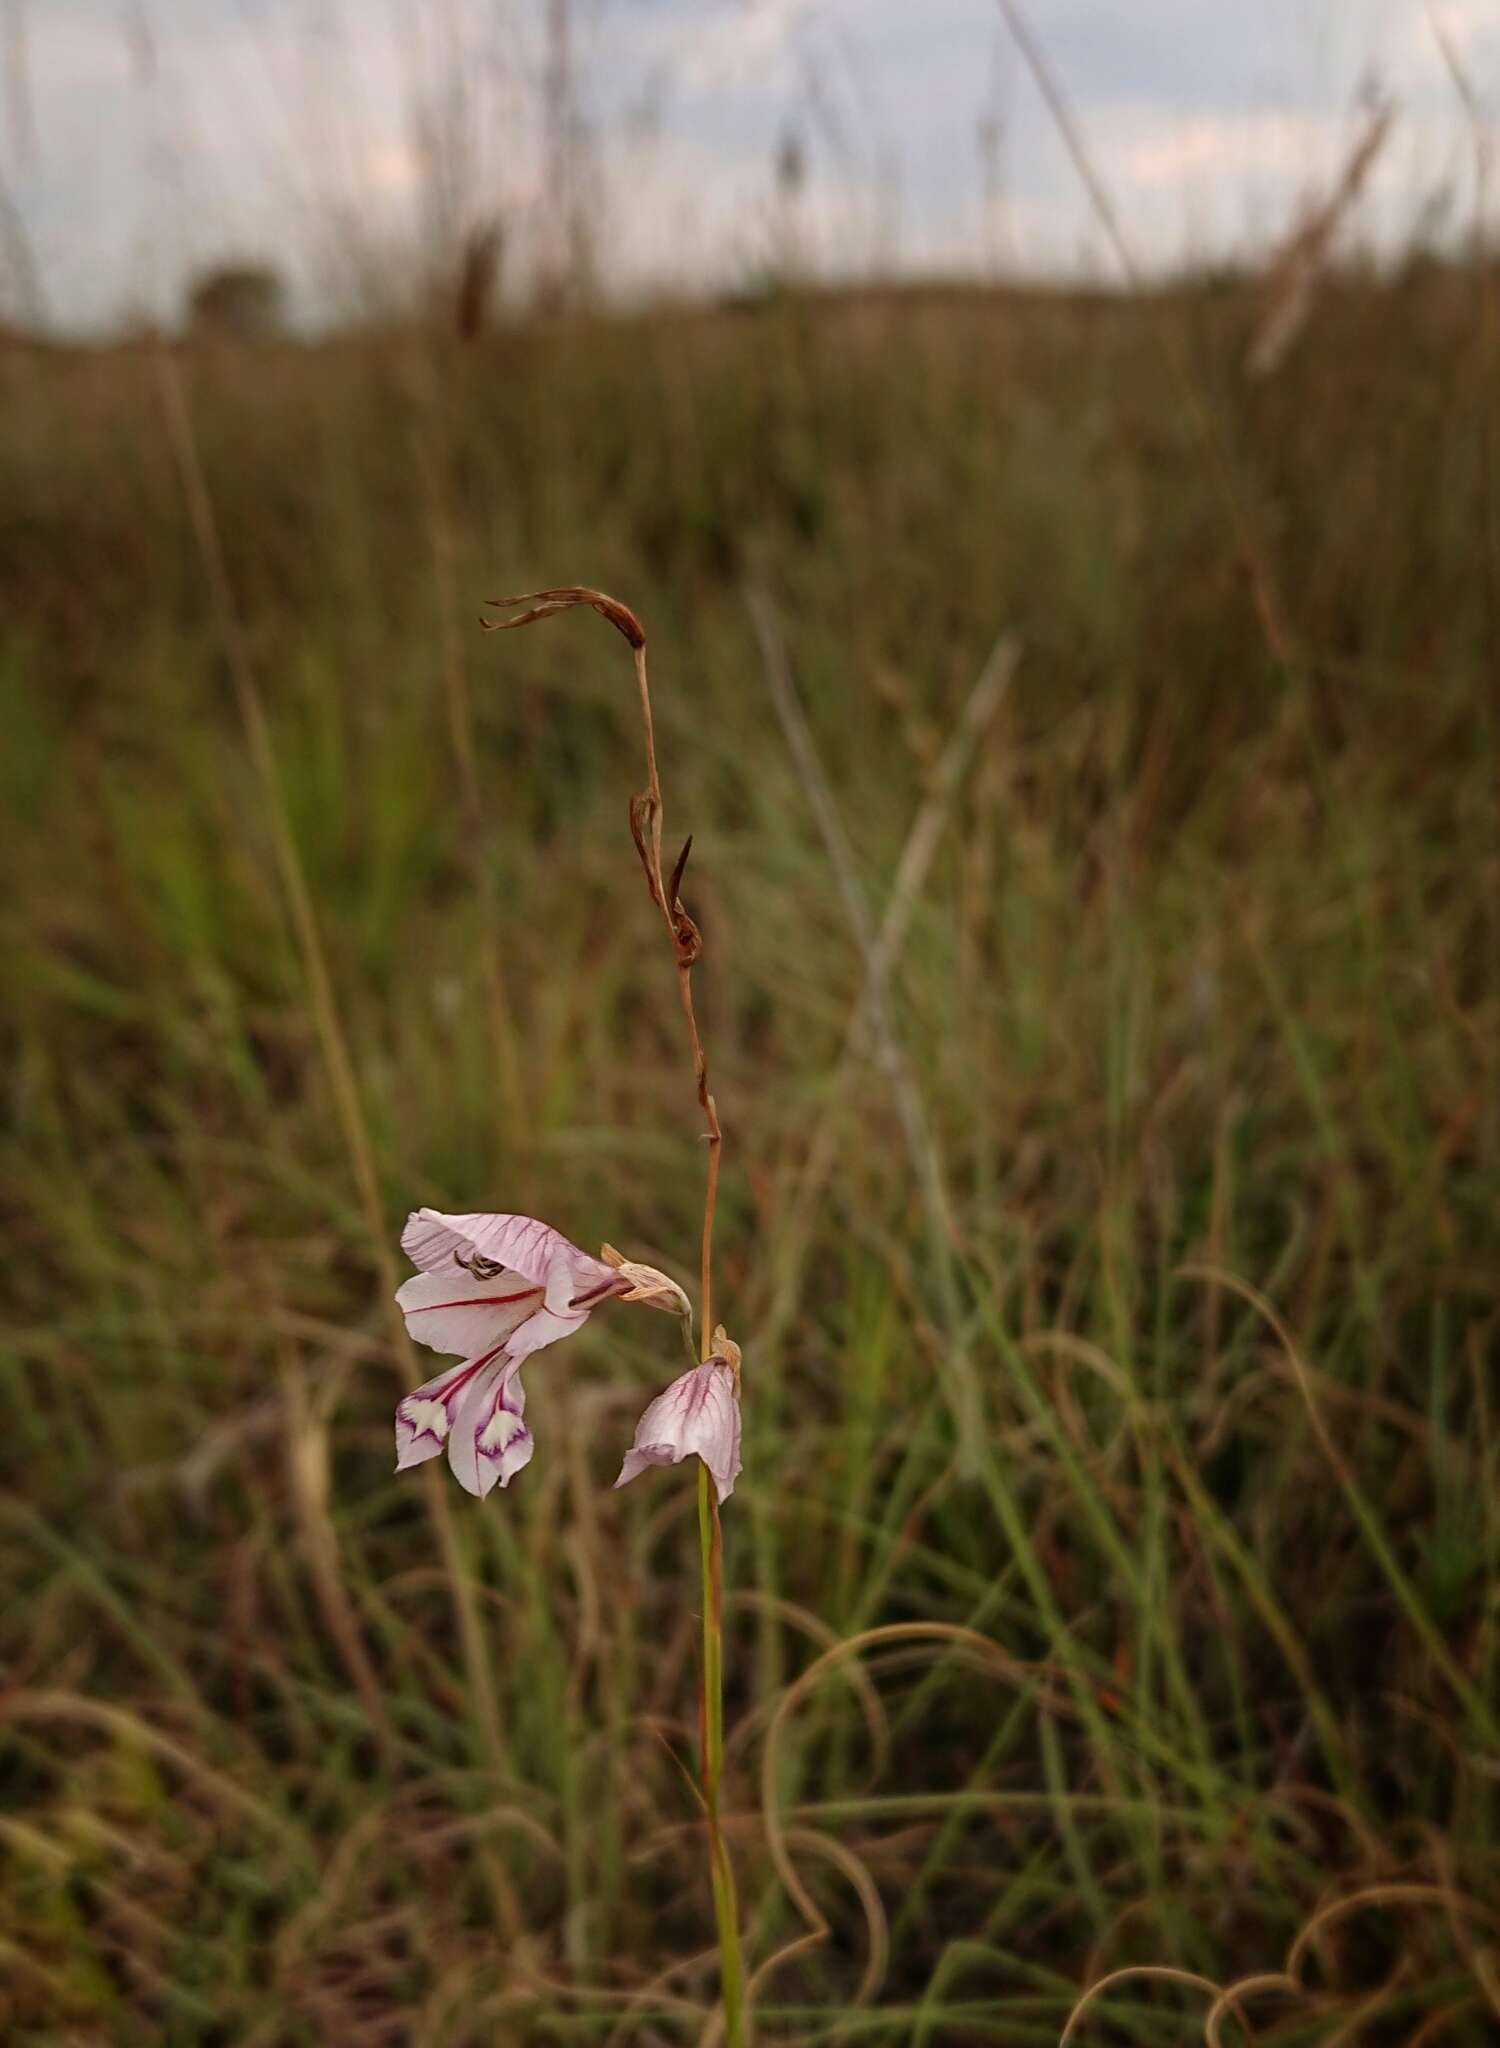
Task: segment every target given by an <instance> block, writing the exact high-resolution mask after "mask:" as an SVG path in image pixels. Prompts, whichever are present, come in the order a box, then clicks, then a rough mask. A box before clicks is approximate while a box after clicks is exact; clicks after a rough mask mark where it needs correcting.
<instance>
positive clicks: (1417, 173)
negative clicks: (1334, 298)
mask: <svg viewBox="0 0 1500 2048" xmlns="http://www.w3.org/2000/svg"><path fill="white" fill-rule="evenodd" d="M133 4H134V5H135V8H136V12H135V13H134V14H122V13H121V12H120V0H46V5H45V6H41V7H38V6H35V5H33V6H32V7H31V9H30V11H29V13H28V16H27V20H28V23H29V29H30V33H29V37H28V50H29V79H30V97H31V102H32V111H33V123H32V125H33V126H34V129H35V136H36V142H35V147H34V149H32V150H30V151H24V150H22V149H21V148H20V147H19V146H18V143H19V138H16V137H7V136H6V135H5V134H4V132H3V131H0V173H3V175H4V177H5V179H6V184H7V187H8V190H9V192H10V194H11V196H12V198H13V200H14V202H15V205H16V208H17V210H18V212H19V214H20V217H21V220H22V222H23V225H24V227H25V230H26V232H27V234H28V235H29V237H30V238H31V241H32V243H33V246H34V249H35V253H36V257H37V264H38V268H39V269H40V270H41V272H42V274H43V276H44V279H45V281H46V284H47V287H48V291H49V296H50V299H51V302H52V306H53V310H54V312H55V314H56V316H57V317H58V318H59V320H61V321H62V322H64V323H66V324H72V325H80V324H83V325H86V324H90V323H92V324H100V323H103V322H106V321H107V320H108V319H109V318H111V317H112V316H113V315H114V314H116V313H117V312H118V311H119V309H120V308H121V307H122V306H124V305H126V304H128V303H136V304H146V305H151V306H154V307H155V308H156V309H157V310H158V311H160V312H163V313H165V312H168V311H169V310H170V309H171V307H172V305H173V303H174V301H175V299H176V297H177V294H178V293H179V292H180V289H181V286H182V282H183V279H184V276H185V273H186V272H187V271H189V270H190V269H191V268H192V266H193V265H194V264H196V263H199V262H202V261H205V260H209V259H210V258H212V257H213V256H214V255H215V254H216V253H220V252H226V251H228V250H230V249H235V250H242V249H245V250H254V249H260V250H263V251H264V252H266V253H270V254H273V255H275V256H276V257H277V258H278V260H280V261H282V262H283V264H284V265H285V267H286V268H287V269H288V270H289V271H291V272H292V273H293V274H294V275H296V274H300V275H301V276H302V278H303V279H304V284H305V288H304V303H305V305H307V307H308V308H309V309H310V310H311V311H313V312H316V311H317V310H318V309H319V305H320V293H321V300H322V301H323V302H326V300H327V297H328V295H327V291H326V288H325V287H324V285H323V284H322V282H321V280H323V279H324V278H325V277H326V274H327V258H328V252H329V250H330V248H333V247H335V246H336V245H337V246H342V245H343V244H344V243H347V242H348V241H349V240H350V238H351V237H352V238H354V239H356V240H361V241H363V242H364V243H365V244H367V245H368V247H369V249H371V250H379V251H385V252H388V253H390V252H399V251H400V250H401V249H402V248H403V247H404V248H405V249H407V250H408V251H409V252H410V251H413V250H414V249H415V246H416V239H417V236H418V234H419V232H420V230H421V226H422V223H423V221H424V220H427V219H429V218H430V216H431V211H432V204H433V201H434V195H435V193H436V191H437V190H438V187H439V185H440V184H441V188H442V190H443V191H445V192H446V193H447V194H448V195H449V201H450V204H451V205H453V206H457V208H458V210H459V211H460V212H461V211H462V209H463V207H464V206H471V207H472V208H473V209H475V210H476V211H480V210H487V211H490V212H494V213H497V214H499V215H500V216H501V217H503V218H504V219H506V221H507V222H508V224H509V226H510V228H511V231H512V232H511V238H510V239H511V251H512V265H513V269H512V275H513V276H524V271H525V266H526V261H527V258H526V251H527V248H528V247H529V246H535V245H536V243H537V242H538V240H539V239H540V238H541V237H542V236H543V235H544V234H545V233H547V232H548V230H549V226H550V222H551V201H550V199H549V195H548V193H547V189H546V180H547V168H548V164H549V162H550V158H549V155H548V142H547V137H548V118H547V109H546V104H545V95H544V90H543V87H544V82H545V80H546V77H547V40H546V30H547V14H546V5H545V0H513V5H512V6H511V7H510V8H509V9H508V10H507V11H506V13H505V15H504V17H503V21H502V19H501V17H499V16H497V14H496V13H495V10H494V8H493V5H492V4H491V0H448V4H447V5H445V7H444V8H442V9H433V10H423V9H412V10H406V9H397V10H387V9H383V8H382V9H375V8H372V7H369V6H367V5H365V4H363V0H317V4H316V5H312V4H309V0H133ZM1435 4H1436V5H1437V6H1438V9H1439V12H1440V14H1441V17H1442V19H1443V21H1444V23H1445V24H1446V27H1447V30H1448V32H1449V34H1450V36H1451V38H1452V40H1453V43H1454V46H1455V47H1456V48H1458V49H1460V50H1461V52H1462V56H1463V62H1464V65H1465V68H1466V71H1467V72H1468V73H1469V75H1471V77H1472V79H1473V82H1474V85H1475V89H1476V90H1477V91H1479V92H1480V93H1481V95H1482V96H1483V95H1488V96H1489V98H1490V99H1491V100H1493V99H1494V98H1495V96H1496V94H1497V92H1500V22H1497V21H1496V20H1495V18H1494V10H1493V0H1435ZM1029 19H1030V20H1031V21H1032V23H1033V25H1034V27H1035V29H1036V32H1037V34H1038V35H1039V37H1040V39H1041V40H1042V42H1043V43H1044V45H1045V47H1046V48H1047V50H1048V52H1049V55H1050V57H1051V60H1052V63H1053V65H1054V67H1055V69H1056V71H1057V73H1058V75H1059V77H1060V78H1061V80H1062V82H1063V85H1064V88H1065V90H1066V92H1067V94H1068V96H1069V99H1070V102H1071V104H1072V106H1073V109H1074V112H1075V116H1076V118H1077V121H1078V123H1079V126H1080V128H1081V129H1082V131H1083V133H1084V135H1085V137H1086V138H1087V141H1088V145H1089V147H1090V149H1091V151H1092V153H1093V155H1094V156H1095V158H1096V160H1097V161H1098V163H1099V165H1100V168H1101V171H1102V173H1103V175H1104V176H1105V178H1106V180H1107V182H1108V184H1109V186H1110V189H1111V190H1112V192H1113V193H1114V195H1115V197H1116V201H1117V203H1118V205H1119V207H1120V209H1121V212H1122V215H1123V216H1124V218H1125V220H1126V223H1127V227H1128V229H1129V231H1130V234H1131V237H1132V240H1133V242H1134V243H1135V245H1136V247H1137V249H1138V250H1139V252H1140V254H1141V257H1142V259H1143V260H1144V261H1146V262H1147V263H1148V264H1152V265H1161V264H1167V263H1171V262H1173V261H1176V260H1179V259H1180V258H1181V257H1182V256H1183V255H1184V254H1185V253H1186V252H1188V251H1189V250H1192V251H1195V252H1196V253H1199V254H1203V253H1209V252H1214V251H1218V252H1224V253H1231V252H1234V251H1236V250H1239V249H1242V248H1244V247H1245V246H1246V245H1247V244H1251V243H1254V242H1256V241H1257V240H1261V241H1263V240H1265V239H1266V238H1267V237H1269V236H1274V235H1275V234H1276V233H1279V232H1281V231H1282V229H1283V228H1284V226H1285V223H1286V220H1287V218H1288V217H1289V215H1290V213H1291V212H1292V211H1293V210H1294V209H1295V207H1296V206H1297V204H1298V202H1299V198H1300V196H1301V195H1302V194H1303V193H1304V192H1306V191H1307V190H1308V189H1311V188H1313V187H1316V186H1317V185H1318V184H1319V182H1320V181H1324V180H1326V179H1327V178H1328V177H1329V176H1331V175H1332V172H1333V168H1334V166H1336V164H1337V163H1338V161H1339V160H1340V158H1341V155H1342V152H1343V151H1344V150H1345V149H1346V148H1347V147H1348V138H1349V136H1350V134H1351V132H1352V117H1353V110H1354V108H1355V106H1356V103H1357V98H1358V94H1359V91H1360V88H1361V85H1362V82H1364V81H1366V80H1367V79H1368V78H1370V77H1372V76H1375V77H1381V78H1384V79H1386V80H1387V81H1388V82H1389V84H1390V86H1391V87H1392V89H1393V90H1395V91H1396V92H1397V94H1398V96H1399V101H1400V125H1399V128H1398V132H1397V137H1396V139H1395V140H1393V142H1392V145H1391V146H1390V148H1389V149H1388V150H1387V152H1386V154H1385V156H1384V158H1383V159H1382V161H1381V163H1380V165H1379V167H1378V173H1377V176H1376V177H1375V178H1374V179H1373V180H1372V181H1371V187H1370V190H1369V191H1368V193H1367V194H1366V196H1365V199H1364V201H1363V202H1362V205H1363V207H1364V209H1365V213H1366V215H1367V217H1368V222H1369V224H1370V225H1371V227H1372V229H1374V230H1375V231H1378V232H1379V233H1380V234H1383V235H1385V236H1386V237H1387V238H1388V239H1389V238H1391V237H1394V236H1395V235H1397V234H1399V233H1400V232H1401V231H1402V228H1403V224H1404V223H1405V222H1406V221H1407V220H1409V219H1410V218H1411V217H1413V216H1414V214H1415V213H1416V211H1417V208H1418V205H1419V203H1420V199H1421V196H1422V192H1423V191H1424V190H1425V189H1427V187H1429V186H1430V185H1431V184H1432V183H1433V182H1434V181H1441V180H1442V179H1443V178H1445V177H1447V176H1449V175H1450V174H1451V171H1452V167H1453V164H1454V163H1455V162H1456V161H1457V160H1458V156H1460V155H1461V154H1462V150H1463V147H1464V143H1463V122H1462V116H1461V114H1460V112H1459V109H1458V104H1457V98H1456V95H1455V94H1454V91H1453V88H1452V82H1451V80H1450V79H1449V77H1448V75H1447V71H1446V68H1445V65H1444V62H1443V59H1442V56H1441V52H1440V51H1439V49H1438V46H1437V43H1436V40H1435V38H1434V37H1433V34H1432V31H1431V27H1430V24H1429V23H1428V20H1427V18H1426V13H1425V8H1424V5H1423V0H1359V4H1358V5H1357V6H1352V5H1350V4H1349V0H1256V5H1255V6H1253V7H1228V6H1220V5H1210V4H1206V0H1132V5H1131V6H1130V7H1129V8H1128V9H1127V8H1116V7H1112V6H1109V5H1107V4H1105V0H1029ZM131 22H135V23H136V27H135V29H134V31H133V33H131V32H128V30H129V25H130V23H131ZM142 24H143V25H144V26H142ZM502 27H503V29H504V33H503V34H502V33H501V28H502ZM573 45H574V74H575V82H576V88H577V94H578V108H579V114H580V120H581V125H582V132H583V133H584V135H585V136H586V138H587V141H588V149H589V153H590V157H591V161H592V163H593V166H594V169H595V172H596V176H595V180H594V186H593V190H594V193H595V196H596V203H597V207H598V210H599V211H598V220H597V226H598V228H599V230H600V232H599V236H598V239H599V242H600V245H601V247H602V248H603V249H604V250H605V251H606V252H607V259H608V262H609V264H610V266H611V270H610V274H611V277H612V279H613V281H615V282H617V283H620V284H625V285H635V286H639V285H640V284H641V283H643V282H645V281H647V280H649V279H653V278H670V279H671V281H673V282H675V283H678V284H686V283H688V282H690V281H692V280H693V279H694V278H701V279H703V280H704V281H707V282H711V283H717V282H723V281H726V280H729V279H733V278H734V277H736V276H738V275H743V274H744V272H745V271H746V270H747V269H753V268H755V267H756V266H757V265H759V264H761V263H763V262H764V261H765V260H766V259H767V256H768V254H770V253H772V252H773V251H774V250H775V249H776V247H777V246H778V238H779V240H780V241H781V242H785V241H786V239H787V237H788V236H792V237H793V238H794V239H795V240H796V242H797V243H798V246H800V247H801V248H802V250H803V251H804V254H806V253H809V252H811V253H813V254H816V255H817V256H818V257H819V258H820V259H821V260H822V261H823V262H824V263H825V264H826V265H827V266H828V267H829V268H835V269H836V268H842V269H844V270H848V269H851V268H853V269H858V268H859V267H861V266H868V265H869V264H870V263H872V262H873V261H875V260H877V258H878V259H879V260H881V261H888V260H890V259H891V257H892V255H893V254H894V256H895V257H897V258H899V259H900V260H901V261H903V262H905V263H906V264H907V265H908V266H910V267H913V268H927V269H931V268H934V267H937V266H944V267H949V268H961V267H964V266H965V265H970V266H973V265H978V264H980V263H982V262H984V261H985V260H987V257H988V256H990V255H992V254H993V250H994V247H995V246H996V245H997V244H998V245H1001V246H1003V248H1004V250H1005V251H1006V253H1007V255H1008V257H1009V258H1010V259H1012V260H1018V261H1023V262H1025V263H1026V264H1028V265H1030V266H1032V267H1037V268H1043V269H1046V270H1048V271H1050V272H1056V271H1059V270H1066V269H1068V268H1069V267H1076V265H1077V264H1078V263H1079V262H1080V261H1083V260H1085V257H1084V252H1086V251H1089V250H1094V251H1097V247H1098V232H1097V225H1096V224H1095V223H1094V222H1093V221H1092V219H1091V217H1090V214H1089V209H1088V203H1087V199H1086V196H1085V195H1084V194H1083V193H1082V191H1081V190H1080V187H1079V183H1078V180H1077V176H1076V172H1075V171H1074V168H1073V166H1072V165H1071V163H1070V162H1069V160H1068V157H1067V153H1066V151H1065V150H1064V149H1063V148H1062V147H1061V145H1060V143H1059V140H1058V137H1057V135H1056V133H1055V130H1054V128H1053V125H1052V123H1051V121H1050V118H1049V116H1048V115H1047V113H1046V111H1045V109H1044V107H1043V106H1042V104H1041V103H1040V101H1039V99H1038V96H1037V94H1036V92H1035V89H1034V86H1033V84H1032V82H1031V81H1030V79H1029V77H1028V76H1027V73H1026V70H1025V67H1024V65H1023V64H1022V63H1021V62H1020V60H1019V58H1018V56H1017V53H1016V51H1015V49H1014V47H1013V46H1012V45H1011V44H1010V42H1009V41H1008V39H1007V37H1006V35H1005V32H1004V28H1003V23H1002V20H1001V16H1000V13H999V10H998V8H997V7H996V6H995V4H994V0H922V4H921V5H920V6H914V5H912V4H911V0H593V4H590V5H584V4H582V0H580V4H579V5H578V6H577V8H576V12H575V20H574V38H573ZM788 133H795V134H796V135H797V136H798V138H799V142H800V145H801V147H802V150H803V154H804V158H805V162H806V166H807V175H806V181H805V188H804V190H803V191H802V192H801V194H800V195H799V196H798V197H797V198H796V200H795V204H794V205H792V204H791V203H789V202H788V201H787V198H786V195H784V194H783V195H782V198H781V199H778V197H777V194H776V186H775V175H774V161H775V155H776V151H777V149H778V146H779V144H780V143H781V141H782V139H783V138H784V137H785V136H786V135H787V134H788ZM1455 152H1457V154H1456V153H1455ZM439 174H441V177H440V176H439ZM997 220H1000V221H1002V222H1003V232H999V231H997V228H996V222H997ZM1087 260H1090V261H1092V260H1094V258H1093V257H1089V258H1088V259H1087ZM0 290H3V286H0ZM3 312H4V306H3V299H0V316H3Z"/></svg>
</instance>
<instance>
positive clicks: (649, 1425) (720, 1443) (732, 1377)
mask: <svg viewBox="0 0 1500 2048" xmlns="http://www.w3.org/2000/svg"><path fill="white" fill-rule="evenodd" d="M736 1360H737V1354H736ZM693 1455H696V1456H698V1457H700V1458H701V1459H702V1460H703V1462H704V1464H705V1465H706V1466H707V1467H708V1469H709V1474H710V1476H711V1477H712V1479H713V1482H714V1485H715V1487H716V1488H717V1489H718V1495H719V1500H720V1502H721V1503H722V1502H724V1501H726V1500H728V1498H729V1496H730V1494H732V1493H733V1492H734V1482H735V1480H736V1479H738V1477H739V1475H740V1377H739V1373H738V1372H737V1370H736V1369H735V1364H733V1363H731V1361H730V1359H729V1358H728V1357H717V1356H716V1357H713V1358H709V1359H705V1360H704V1362H703V1364H702V1365H695V1366H694V1367H693V1369H692V1371H691V1372H685V1373H684V1374H683V1375H682V1377H681V1378H680V1379H675V1380H673V1382H672V1384H671V1386H670V1387H668V1388H667V1390H666V1392H665V1393H664V1394H658V1395H657V1397H656V1399H655V1400H654V1401H653V1402H652V1403H651V1405H650V1407H649V1408H647V1410H646V1412H645V1414H644V1415H643V1416H642V1417H641V1419H640V1421H639V1422H638V1423H637V1424H636V1430H635V1442H634V1443H633V1444H632V1445H631V1447H630V1449H629V1450H628V1451H627V1452H626V1453H625V1463H624V1464H623V1465H622V1466H621V1468H620V1476H619V1478H618V1479H617V1480H616V1481H615V1485H616V1486H625V1485H627V1484H628V1483H629V1482H630V1481H631V1480H632V1479H634V1478H635V1476H636V1474H637V1473H638V1472H644V1471H645V1469H646V1467H647V1466H648V1465H680V1464H681V1463H682V1461H683V1459H684V1458H686V1457H690V1456H693Z"/></svg>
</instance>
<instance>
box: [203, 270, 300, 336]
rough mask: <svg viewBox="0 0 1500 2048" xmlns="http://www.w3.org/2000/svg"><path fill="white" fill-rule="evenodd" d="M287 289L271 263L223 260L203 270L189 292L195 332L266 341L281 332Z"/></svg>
mask: <svg viewBox="0 0 1500 2048" xmlns="http://www.w3.org/2000/svg"><path fill="white" fill-rule="evenodd" d="M284 303H285V292H284V290H283V287H282V282H281V277H280V275H279V273H278V272H277V271H275V270H274V269H272V267H271V266H270V264H268V263H220V264H215V265H214V266H213V267H212V268H211V269H209V270H205V271H203V272H201V273H200V275H199V276H198V277H196V278H195V279H194V281H193V284H192V288H191V290H190V291H189V293H188V324H189V326H190V327H191V328H192V331H193V332H194V333H195V334H202V335H214V336H217V337H219V338H224V337H228V338H231V339H233V340H235V341H264V340H265V339H266V337H267V336H268V335H272V334H279V333H280V331H281V324H282V311H283V307H284Z"/></svg>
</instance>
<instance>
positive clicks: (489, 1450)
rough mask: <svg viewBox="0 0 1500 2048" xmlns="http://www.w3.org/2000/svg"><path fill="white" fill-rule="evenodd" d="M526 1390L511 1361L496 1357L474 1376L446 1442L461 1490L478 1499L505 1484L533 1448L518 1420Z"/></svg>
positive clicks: (533, 1445) (529, 1458)
mask: <svg viewBox="0 0 1500 2048" xmlns="http://www.w3.org/2000/svg"><path fill="white" fill-rule="evenodd" d="M525 1408H526V1389H525V1388H524V1387H523V1386H522V1385H521V1381H520V1377H519V1375H518V1373H517V1370H516V1365H515V1361H514V1360H513V1359H510V1358H499V1359H496V1360H495V1362H494V1363H493V1364H492V1365H488V1366H486V1367H485V1369H484V1370H483V1371H482V1372H480V1373H479V1374H477V1375H476V1377H475V1379H474V1381H473V1383H472V1384H471V1386H470V1387H469V1389H468V1391H467V1392H466V1393H465V1395H464V1397H463V1399H462V1401H461V1402H460V1404H459V1409H458V1413H457V1415H456V1416H455V1417H454V1419H453V1430H452V1434H451V1435H450V1436H449V1438H448V1463H449V1464H450V1465H451V1466H452V1467H453V1472H454V1476H455V1478H456V1479H457V1480H458V1482H459V1484H460V1485H461V1486H464V1487H467V1489H468V1491H469V1492H470V1493H473V1494H477V1495H478V1496H479V1498H480V1499H481V1500H482V1499H483V1498H484V1496H485V1495H486V1494H487V1493H489V1492H490V1491H491V1489H492V1488H493V1487H495V1486H509V1484H510V1482H511V1480H512V1479H514V1477H515V1476H516V1474H517V1473H518V1472H519V1471H520V1470H521V1469H522V1467H523V1466H526V1465H529V1464H530V1463H531V1454H532V1452H533V1450H534V1449H535V1448H536V1446H535V1443H534V1441H533V1439H532V1435H531V1431H530V1430H529V1429H528V1428H527V1427H526V1424H525V1422H524V1421H523V1419H522V1417H523V1415H524V1413H525Z"/></svg>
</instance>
